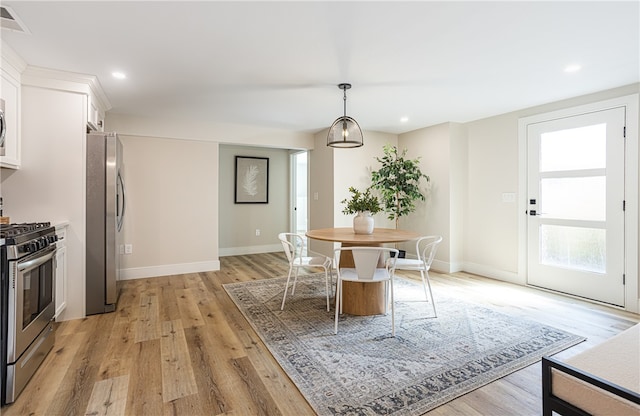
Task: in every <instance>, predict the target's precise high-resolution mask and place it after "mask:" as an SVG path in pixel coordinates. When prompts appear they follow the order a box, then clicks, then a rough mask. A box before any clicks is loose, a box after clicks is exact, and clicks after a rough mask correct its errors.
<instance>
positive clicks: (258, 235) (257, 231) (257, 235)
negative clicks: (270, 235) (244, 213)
mask: <svg viewBox="0 0 640 416" xmlns="http://www.w3.org/2000/svg"><path fill="white" fill-rule="evenodd" d="M256 237H260V228H256Z"/></svg>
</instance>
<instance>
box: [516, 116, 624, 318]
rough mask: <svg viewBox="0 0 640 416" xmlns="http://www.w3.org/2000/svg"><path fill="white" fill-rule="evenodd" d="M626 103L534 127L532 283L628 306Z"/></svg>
mask: <svg viewBox="0 0 640 416" xmlns="http://www.w3.org/2000/svg"><path fill="white" fill-rule="evenodd" d="M624 123H625V108H624V107H619V108H613V109H608V110H603V111H597V112H592V113H588V114H583V115H578V116H572V117H565V118H560V119H557V120H552V121H545V122H540V123H535V124H530V125H529V126H528V127H527V142H528V169H527V170H528V180H527V192H528V201H527V202H528V206H527V214H528V216H527V222H528V224H527V231H528V258H527V267H528V270H527V280H528V283H529V284H530V285H534V286H539V287H543V288H547V289H551V290H556V291H559V292H563V293H568V294H572V295H576V296H580V297H585V298H589V299H593V300H597V301H601V302H606V303H610V304H613V305H620V306H624V300H625V294H624V264H625V262H624V260H625V259H624V206H623V205H624V179H625V178H624V163H625V159H624V155H625V151H624V147H625V142H624Z"/></svg>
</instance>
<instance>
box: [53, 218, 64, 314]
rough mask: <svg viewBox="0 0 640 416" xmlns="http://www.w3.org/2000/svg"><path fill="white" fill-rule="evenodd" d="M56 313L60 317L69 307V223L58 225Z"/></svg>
mask: <svg viewBox="0 0 640 416" xmlns="http://www.w3.org/2000/svg"><path fill="white" fill-rule="evenodd" d="M56 235H57V236H58V242H57V243H56V246H57V250H56V287H55V290H56V292H55V296H56V298H55V299H56V315H55V317H56V318H58V316H60V314H61V313H62V311H64V309H65V308H66V307H67V240H66V238H67V225H66V224H60V225H56Z"/></svg>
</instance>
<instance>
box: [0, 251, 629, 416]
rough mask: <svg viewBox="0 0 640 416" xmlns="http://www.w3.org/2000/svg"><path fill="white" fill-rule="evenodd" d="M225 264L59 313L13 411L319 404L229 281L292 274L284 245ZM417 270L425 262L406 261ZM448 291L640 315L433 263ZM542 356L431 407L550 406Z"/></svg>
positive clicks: (227, 410)
mask: <svg viewBox="0 0 640 416" xmlns="http://www.w3.org/2000/svg"><path fill="white" fill-rule="evenodd" d="M220 262H221V270H220V271H217V272H207V273H195V274H186V275H178V276H166V277H157V278H150V279H140V280H132V281H126V282H123V285H122V290H121V295H120V299H119V304H118V308H117V311H116V312H113V313H109V314H103V315H96V316H90V317H88V318H86V319H81V320H74V321H67V322H62V323H60V324H58V328H57V333H56V343H55V346H54V348H53V350H52V351H51V353H50V354H49V356H48V357H47V358H46V360H45V362H44V363H43V365H42V367H41V368H40V369H39V370H38V372H37V373H36V375H35V376H34V377H33V379H32V380H31V381H30V383H29V385H28V386H27V388H26V389H25V391H24V392H23V393H22V395H21V396H20V397H19V398H18V400H17V401H16V402H15V403H14V404H12V405H9V406H5V407H4V408H2V410H1V413H2V414H3V415H6V416H10V415H47V416H53V415H83V414H84V415H153V416H155V415H223V414H224V415H312V414H313V410H312V409H311V408H310V407H309V405H308V404H307V402H306V401H305V399H304V397H302V395H301V394H300V393H299V392H298V390H297V389H296V387H295V385H294V384H293V383H292V382H291V381H290V380H289V378H288V377H287V376H286V374H285V373H284V372H283V371H282V370H281V368H280V366H279V365H278V364H277V363H276V362H275V360H274V359H273V357H272V356H271V354H270V353H269V352H268V350H267V349H266V347H265V346H264V345H263V343H262V342H261V341H260V339H259V338H258V336H257V335H256V334H255V333H254V331H253V330H252V329H251V327H250V325H249V324H248V323H247V322H246V320H245V319H244V317H243V316H242V315H241V313H240V312H239V311H238V310H237V308H236V307H235V305H234V304H233V302H232V301H231V300H230V299H229V297H228V296H227V294H226V292H225V291H224V289H223V287H222V285H223V284H225V283H230V282H240V281H248V280H256V279H264V278H270V277H278V276H285V275H286V272H287V263H286V261H285V259H284V255H283V254H281V253H269V254H255V255H248V256H233V257H223V258H221V259H220ZM398 274H400V275H404V276H407V277H414V278H415V277H416V276H418V275H417V274H413V272H398ZM431 277H432V283H433V287H434V296H435V299H436V304H437V302H438V293H456V294H457V295H459V296H465V297H470V298H473V299H475V300H476V301H477V300H480V301H483V302H486V303H487V304H491V305H493V306H494V307H498V308H500V309H503V310H505V311H506V312H508V313H511V314H519V315H521V316H523V317H527V318H529V319H536V320H540V321H542V322H545V323H547V324H550V325H553V326H556V327H558V328H561V329H565V330H568V331H571V332H573V333H575V334H579V335H583V336H585V337H587V338H588V340H587V341H586V342H583V343H581V344H579V345H577V346H575V347H572V348H570V349H568V350H565V351H563V352H561V353H559V354H558V356H559V357H560V358H566V357H569V356H571V355H574V354H576V353H577V352H579V351H582V350H584V349H586V348H588V347H590V346H592V345H595V344H596V343H599V342H601V341H603V340H605V339H607V338H610V337H612V336H613V335H615V334H617V333H619V332H621V331H623V330H625V329H627V328H628V327H630V326H632V325H634V324H635V323H637V322H638V321H640V316H638V315H634V314H630V313H626V312H622V311H619V310H616V309H613V308H608V307H604V306H600V305H595V304H591V303H587V302H583V301H580V300H576V299H572V298H567V297H563V296H559V295H555V294H551V293H547V292H543V291H539V290H535V289H530V288H524V287H519V286H515V285H510V284H507V283H502V282H498V281H495V280H491V279H487V278H483V277H479V276H475V275H470V274H466V273H454V274H437V273H432V274H431ZM540 396H541V393H540V363H539V362H538V363H537V364H534V365H531V366H529V367H527V368H525V369H523V370H520V371H517V372H515V373H513V374H511V375H509V376H507V377H504V378H503V379H500V380H498V381H496V382H494V383H491V384H489V385H487V386H485V387H482V388H480V389H478V390H475V391H473V392H471V393H469V394H467V395H465V396H462V397H460V398H458V399H456V400H454V401H452V402H449V403H448V404H445V405H443V406H441V407H439V408H437V409H435V410H433V411H431V412H429V413H428V414H429V415H431V416H435V415H493V416H500V415H522V416H525V415H539V414H541V410H540V409H541V404H540V403H541V401H540Z"/></svg>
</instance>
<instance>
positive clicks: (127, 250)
mask: <svg viewBox="0 0 640 416" xmlns="http://www.w3.org/2000/svg"><path fill="white" fill-rule="evenodd" d="M131 253H133V245H132V244H125V245H124V254H131Z"/></svg>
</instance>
